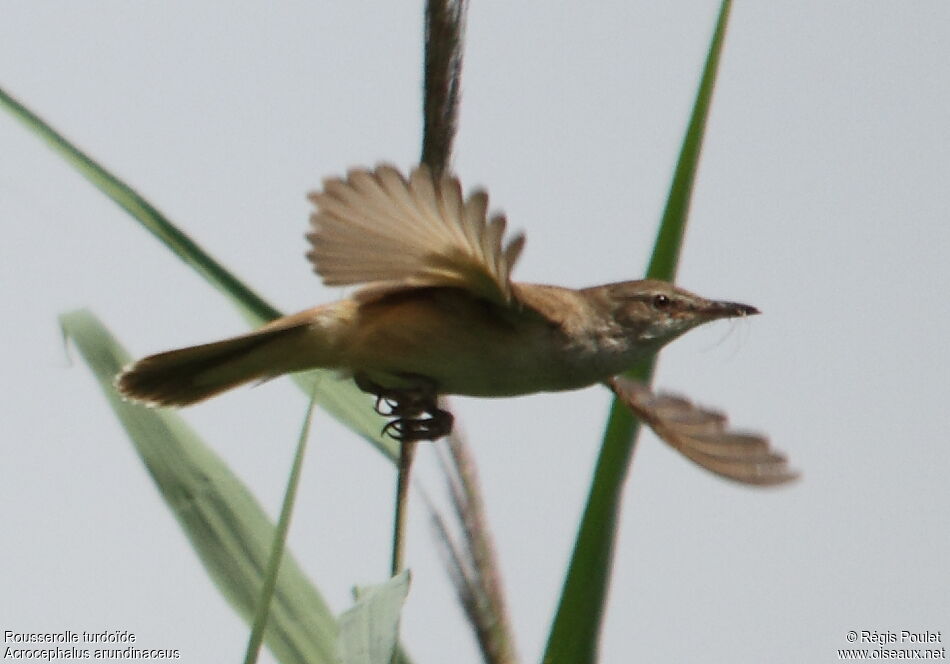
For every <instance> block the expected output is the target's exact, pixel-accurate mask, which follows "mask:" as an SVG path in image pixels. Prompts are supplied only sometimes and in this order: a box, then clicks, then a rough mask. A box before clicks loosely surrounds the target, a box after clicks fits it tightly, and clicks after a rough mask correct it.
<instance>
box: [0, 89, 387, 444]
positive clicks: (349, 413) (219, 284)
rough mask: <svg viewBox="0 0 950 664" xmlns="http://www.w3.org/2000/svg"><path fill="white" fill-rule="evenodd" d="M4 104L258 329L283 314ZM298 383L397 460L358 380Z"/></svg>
mask: <svg viewBox="0 0 950 664" xmlns="http://www.w3.org/2000/svg"><path fill="white" fill-rule="evenodd" d="M0 106H4V107H6V109H7V110H8V111H9V112H10V113H11V114H13V115H14V117H16V118H17V119H18V120H20V121H21V122H22V123H23V124H24V125H26V126H27V127H28V128H29V129H30V130H31V131H33V132H34V133H35V134H36V135H37V136H39V137H40V138H42V139H43V140H44V141H45V142H46V143H47V144H48V145H49V146H50V147H51V148H53V150H54V151H56V152H57V153H58V154H59V155H60V156H61V157H63V158H64V159H65V160H66V161H67V162H69V163H70V164H72V165H73V166H74V167H75V168H76V170H78V171H79V172H80V173H81V174H82V175H83V176H84V177H85V178H86V179H87V180H89V182H91V183H92V184H94V185H95V186H96V187H98V188H99V189H100V190H101V191H102V192H104V193H105V194H106V195H107V196H108V197H109V198H111V199H112V200H113V201H114V202H115V203H116V204H117V205H119V206H120V207H121V208H122V209H124V210H125V211H126V212H128V213H129V214H130V215H132V217H133V218H135V220H136V221H138V222H139V223H140V224H141V225H142V226H143V227H144V228H145V229H146V230H148V231H149V232H151V233H152V234H153V235H154V236H155V237H156V238H158V239H159V240H160V241H161V242H162V243H163V244H164V245H165V246H166V247H168V248H169V249H170V250H171V251H172V252H174V253H175V255H177V256H178V257H179V258H181V259H182V260H183V261H184V262H185V263H186V264H187V265H188V266H189V267H191V268H192V269H194V270H195V271H196V272H198V274H200V275H201V276H202V277H203V278H204V279H205V280H206V281H207V282H208V283H210V284H211V285H213V286H214V287H215V288H217V289H218V290H219V291H221V292H222V293H224V294H225V295H227V296H228V297H229V299H230V300H231V302H232V303H233V304H234V305H235V306H236V307H237V308H238V309H239V310H240V312H241V313H242V314H243V315H244V317H245V318H246V319H247V320H248V321H249V322H250V323H252V324H253V325H255V326H257V325H260V324H262V323H266V322H267V321H270V320H273V319H274V318H278V317H279V316H280V315H281V313H280V312H279V311H278V310H277V309H275V308H274V307H273V306H271V305H270V304H268V303H267V302H266V301H265V300H264V299H263V298H262V297H261V296H260V295H258V294H257V293H255V292H254V291H253V290H252V289H251V288H249V287H248V286H247V285H246V284H244V283H243V282H242V281H241V280H240V279H238V278H237V277H236V276H235V275H233V274H232V273H231V272H230V271H228V270H227V269H226V268H225V267H224V266H223V265H221V264H220V263H219V262H218V261H216V260H215V259H214V258H212V257H211V256H210V255H209V254H208V253H207V252H205V251H204V250H203V249H202V248H201V247H200V246H198V245H197V244H196V243H195V242H194V241H193V240H192V239H191V238H190V237H188V235H186V234H185V233H184V232H183V231H182V230H181V229H179V228H178V227H177V226H175V225H174V224H173V223H172V222H171V221H170V220H169V219H168V218H167V217H166V216H165V215H164V214H162V213H161V212H160V211H159V210H158V209H157V208H156V207H155V206H154V205H152V204H151V203H149V202H148V201H147V200H145V198H143V197H142V196H141V195H140V194H139V193H138V192H137V191H135V190H134V189H133V188H132V187H130V186H129V185H127V184H126V183H125V182H123V181H122V180H120V179H119V178H117V177H116V176H115V175H113V174H112V173H110V172H109V171H107V170H106V169H105V168H103V167H102V166H101V165H99V164H98V163H97V162H96V161H94V160H93V159H92V158H90V157H89V156H87V155H86V154H85V153H83V152H82V151H80V150H79V148H77V147H76V146H74V145H73V144H72V143H70V142H69V141H68V140H66V138H65V137H64V136H62V135H61V134H60V133H58V132H57V131H56V130H55V129H53V128H52V127H51V126H49V125H48V124H47V123H46V122H44V121H43V120H42V119H41V118H40V117H39V116H37V115H36V114H35V113H33V112H32V111H30V110H29V109H28V108H26V107H25V106H24V105H23V104H21V103H20V102H18V101H17V100H16V99H14V98H13V97H11V96H10V95H9V94H7V93H6V92H5V91H4V90H2V89H0ZM296 379H297V382H298V384H300V385H301V387H303V389H304V391H305V392H306V393H307V394H312V393H313V391H314V390H315V391H316V395H317V396H316V399H317V403H318V404H320V406H321V407H322V408H323V409H324V410H326V411H327V412H328V413H330V414H331V415H333V417H335V418H336V419H338V420H339V421H340V422H342V423H343V424H345V425H346V426H348V427H350V428H351V429H352V430H353V431H355V432H356V433H358V434H360V435H361V436H363V437H364V438H365V439H366V440H368V441H369V442H371V443H372V444H373V445H374V446H376V448H377V449H379V450H380V451H381V452H382V453H383V454H385V455H386V456H387V457H389V458H390V459H395V458H396V454H397V446H396V445H395V443H394V442H393V441H392V440H389V439H388V438H383V437H382V436H381V435H380V431H381V430H382V427H383V425H384V424H385V421H384V420H383V419H382V418H381V417H379V416H378V415H377V414H376V413H375V412H374V411H373V409H372V408H371V407H370V402H369V397H368V396H367V395H365V394H363V393H362V392H360V391H359V389H357V387H356V385H354V384H353V381H351V380H341V379H339V378H337V377H336V375H335V373H334V372H331V371H319V370H317V371H312V372H308V373H306V374H300V375H298V376H297V377H296Z"/></svg>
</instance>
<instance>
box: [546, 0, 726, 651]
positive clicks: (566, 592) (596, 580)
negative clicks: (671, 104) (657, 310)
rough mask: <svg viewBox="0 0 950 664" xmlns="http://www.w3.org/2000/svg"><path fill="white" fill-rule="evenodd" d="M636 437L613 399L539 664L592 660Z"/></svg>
mask: <svg viewBox="0 0 950 664" xmlns="http://www.w3.org/2000/svg"><path fill="white" fill-rule="evenodd" d="M731 4H732V3H731V1H730V0H723V2H722V5H721V7H720V10H719V17H718V20H717V22H716V29H715V32H714V34H713V39H712V43H711V45H710V48H709V53H708V55H707V58H706V65H705V67H704V69H703V75H702V79H701V81H700V84H699V91H698V93H697V95H696V102H695V104H694V105H693V110H692V114H691V116H690V120H689V125H688V127H687V130H686V136H685V138H684V140H683V146H682V148H681V150H680V155H679V160H678V161H677V164H676V171H675V174H674V176H673V183H672V185H671V186H670V193H669V197H668V198H667V203H666V209H665V211H664V213H663V219H662V221H661V223H660V228H659V231H658V233H657V238H656V244H655V245H654V248H653V256H652V258H651V260H650V265H649V268H648V270H647V276H648V277H650V278H653V279H665V280H667V281H672V280H673V278H674V276H675V274H676V266H677V263H678V260H679V254H680V248H681V247H682V243H683V234H684V233H685V230H686V219H687V216H688V214H689V205H690V199H691V197H692V192H693V183H694V181H695V179H696V169H697V166H698V164H699V156H700V150H701V147H702V141H703V134H704V132H705V128H706V119H707V117H708V114H709V106H710V103H711V101H712V93H713V88H714V87H715V83H716V73H717V70H718V66H719V58H720V55H721V53H722V45H723V40H724V38H725V32H726V25H727V23H728V20H729V10H730V8H731ZM655 365H656V359H655V358H653V359H651V360H650V361H648V362H644V363H642V364H641V365H640V366H639V367H637V368H636V369H635V370H634V371H632V372H631V376H632V377H635V378H636V379H638V380H640V381H642V382H645V383H649V381H650V379H651V378H652V376H653V369H654V367H655ZM638 431H639V425H638V423H637V422H636V421H635V420H634V419H633V417H632V416H631V414H630V411H629V410H628V409H627V408H626V407H625V406H624V405H623V404H622V403H620V402H619V401H618V400H617V399H616V398H615V399H614V401H613V403H612V404H611V408H610V414H609V416H608V419H607V426H606V431H605V433H604V439H603V443H602V446H601V451H600V456H599V458H598V460H597V466H596V468H595V470H594V477H593V480H592V482H591V488H590V493H589V495H588V499H587V506H586V507H585V510H584V515H583V517H582V519H581V524H580V528H579V529H578V533H577V540H576V541H575V544H574V552H573V555H572V557H571V563H570V566H569V568H568V572H567V575H566V578H565V581H564V588H563V589H562V591H561V600H560V603H559V605H558V609H557V614H556V615H555V618H554V623H553V625H552V627H551V632H550V634H549V636H548V643H547V648H546V650H545V654H544V659H543V661H544V662H545V664H583V663H586V662H596V661H597V652H598V640H599V637H600V630H601V624H602V622H603V615H604V607H605V603H606V601H607V591H608V587H609V582H610V572H611V567H612V563H613V549H614V542H615V539H616V531H617V518H618V514H619V511H620V505H621V501H622V492H623V485H624V481H625V480H626V477H627V473H628V471H629V469H630V461H631V459H632V458H633V449H634V445H635V442H636V435H637V433H638Z"/></svg>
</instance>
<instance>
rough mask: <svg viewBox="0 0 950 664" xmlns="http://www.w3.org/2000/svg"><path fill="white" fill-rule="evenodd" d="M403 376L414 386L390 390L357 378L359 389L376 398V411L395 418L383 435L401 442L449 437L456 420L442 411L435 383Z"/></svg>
mask: <svg viewBox="0 0 950 664" xmlns="http://www.w3.org/2000/svg"><path fill="white" fill-rule="evenodd" d="M401 377H403V378H407V379H409V380H411V382H412V383H413V384H414V385H413V387H404V388H388V387H383V386H382V385H379V384H378V383H375V382H374V381H372V380H370V379H369V378H367V377H366V376H365V375H362V374H357V375H356V376H355V377H354V379H355V380H356V386H357V387H359V388H360V389H361V390H363V391H364V392H369V393H370V394H374V395H376V405H375V406H374V408H375V409H376V412H377V413H379V414H380V415H382V416H383V417H391V418H393V419H391V420H390V421H389V422H387V423H386V426H384V427H383V431H382V433H383V434H384V435H388V436H390V437H391V438H393V439H395V440H398V441H400V442H411V441H416V440H436V439H438V438H441V437H442V436H445V435H447V434H449V433H450V432H451V431H452V424H453V422H454V420H455V418H454V417H453V416H452V413H450V412H448V411H447V410H443V409H442V408H439V405H438V399H437V394H436V389H435V384H434V383H433V382H432V381H431V380H430V379H428V378H426V377H425V376H417V375H414V374H411V375H410V374H407V375H405V376H401ZM384 404H385V407H384Z"/></svg>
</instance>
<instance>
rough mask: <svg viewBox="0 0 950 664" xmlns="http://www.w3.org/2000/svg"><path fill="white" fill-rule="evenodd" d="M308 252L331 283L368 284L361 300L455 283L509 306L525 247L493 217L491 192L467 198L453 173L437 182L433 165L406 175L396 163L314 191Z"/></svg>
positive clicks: (354, 173)
mask: <svg viewBox="0 0 950 664" xmlns="http://www.w3.org/2000/svg"><path fill="white" fill-rule="evenodd" d="M309 198H310V200H311V201H313V203H314V204H315V205H316V206H317V209H316V211H315V212H314V213H313V214H312V215H311V217H310V223H311V226H312V228H313V230H312V231H311V232H310V233H308V234H307V239H309V240H310V243H311V244H312V245H313V249H312V250H311V251H310V252H309V253H308V254H307V258H308V259H309V260H310V262H312V263H313V266H314V271H315V272H316V273H317V274H319V275H320V276H321V277H322V278H323V283H325V284H327V285H334V286H343V285H351V284H365V286H364V287H363V288H361V289H360V290H359V291H357V293H356V294H355V297H356V298H357V299H358V300H363V301H366V300H373V299H377V298H379V297H382V296H383V295H386V294H388V293H392V292H394V291H399V290H403V289H408V288H422V287H427V286H448V287H453V288H462V289H465V290H467V291H470V292H471V293H473V294H474V295H476V296H478V297H481V298H484V299H487V300H490V301H492V302H497V303H499V304H508V303H510V302H511V300H512V297H513V296H512V289H511V281H510V275H511V269H512V267H514V264H515V261H517V260H518V255H519V254H520V253H521V249H522V248H523V247H524V236H523V235H521V234H519V235H517V236H516V237H515V238H513V239H511V240H510V241H508V242H507V243H503V236H504V233H505V218H504V216H502V215H495V216H493V217H492V218H491V219H488V217H487V214H486V213H487V210H488V195H487V194H486V193H485V192H484V191H476V192H474V193H472V194H470V195H469V196H468V198H465V199H463V197H462V188H461V185H460V184H459V181H458V180H457V179H456V178H454V177H449V176H445V177H443V178H441V180H439V181H438V182H436V181H435V180H434V178H433V177H432V174H431V172H430V171H429V169H428V167H426V166H424V165H423V166H419V167H418V168H416V169H415V170H414V171H413V172H412V174H411V175H410V176H409V179H408V180H406V178H404V177H403V176H402V174H400V173H399V171H397V170H396V169H395V168H393V167H392V166H385V165H384V166H379V167H377V168H376V170H373V171H369V170H364V169H355V170H352V171H350V172H349V173H347V176H346V179H345V180H343V179H340V178H330V179H327V180H325V181H324V183H323V190H322V191H319V192H315V193H312V194H310V195H309Z"/></svg>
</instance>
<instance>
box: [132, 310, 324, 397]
mask: <svg viewBox="0 0 950 664" xmlns="http://www.w3.org/2000/svg"><path fill="white" fill-rule="evenodd" d="M314 341H315V340H314V334H313V330H312V328H311V326H310V325H308V323H307V322H297V321H294V322H293V324H291V325H287V324H283V325H281V324H277V325H271V326H266V327H263V328H261V329H259V330H257V331H255V332H251V333H250V334H245V335H243V336H240V337H234V338H232V339H225V340H224V341H216V342H213V343H209V344H202V345H200V346H191V347H190V348H181V349H178V350H170V351H168V352H165V353H159V354H157V355H150V356H149V357H146V358H144V359H141V360H139V361H138V362H135V363H133V364H132V365H131V366H129V367H127V368H126V369H125V370H124V371H123V372H122V373H120V374H119V375H118V377H117V378H116V387H117V388H118V390H119V392H121V393H122V394H123V395H124V396H125V397H127V398H129V399H132V400H134V401H141V402H144V403H147V404H149V405H155V406H187V405H189V404H193V403H197V402H199V401H203V400H205V399H207V398H209V397H213V396H214V395H216V394H219V393H221V392H224V391H225V390H230V389H231V388H233V387H237V386H238V385H243V384H244V383H248V382H251V381H254V380H265V379H267V378H271V377H273V376H277V375H279V374H282V373H287V372H290V371H299V370H302V369H306V368H309V367H313V366H319V362H315V361H314V359H315V358H313V348H312V347H313V345H314ZM307 360H309V361H307Z"/></svg>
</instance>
